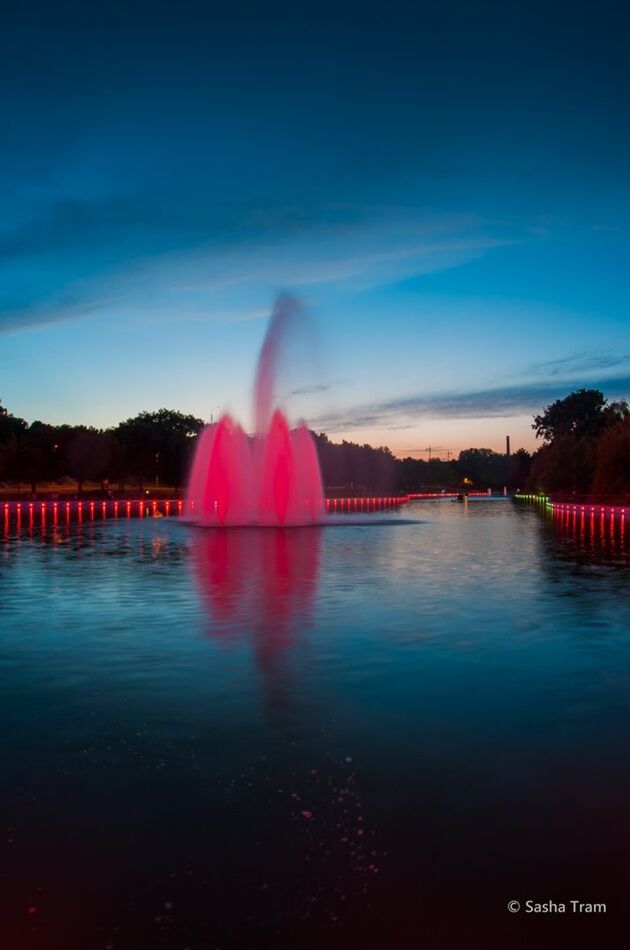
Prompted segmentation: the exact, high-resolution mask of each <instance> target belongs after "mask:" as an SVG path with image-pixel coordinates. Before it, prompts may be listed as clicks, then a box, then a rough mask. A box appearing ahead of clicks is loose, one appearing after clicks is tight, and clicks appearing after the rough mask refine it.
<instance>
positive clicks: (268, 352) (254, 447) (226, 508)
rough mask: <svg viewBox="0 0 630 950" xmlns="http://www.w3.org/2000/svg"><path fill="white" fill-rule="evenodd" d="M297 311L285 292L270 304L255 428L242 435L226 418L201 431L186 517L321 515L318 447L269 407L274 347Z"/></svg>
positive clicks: (288, 521)
mask: <svg viewBox="0 0 630 950" xmlns="http://www.w3.org/2000/svg"><path fill="white" fill-rule="evenodd" d="M298 314H299V305H298V303H297V302H296V301H295V300H294V299H293V298H292V297H289V296H288V295H282V296H281V297H279V298H278V300H277V301H276V304H275V306H274V310H273V313H272V317H271V321H270V323H269V329H268V330H267V335H266V337H265V341H264V343H263V346H262V350H261V351H260V357H259V359H258V370H257V373H256V383H255V387H254V417H255V426H256V432H255V434H254V435H253V436H252V437H248V436H247V435H246V434H245V432H244V431H243V429H242V428H241V426H240V425H239V424H238V423H236V422H234V420H233V419H232V418H231V417H230V416H229V415H224V416H222V417H221V419H220V420H219V422H218V423H216V424H214V425H209V426H206V428H205V429H203V431H202V432H201V433H200V435H199V439H198V444H197V449H196V452H195V457H194V459H193V464H192V469H191V473H190V480H189V483H188V491H187V496H186V515H187V517H188V519H189V520H191V521H194V522H196V523H198V524H202V525H215V526H221V525H265V526H275V527H283V526H289V525H306V524H317V523H318V522H320V521H321V520H322V519H323V517H324V513H325V503H324V492H323V489H322V478H321V473H320V470H319V461H318V458H317V450H316V448H315V443H314V441H313V437H312V435H311V433H310V432H309V430H308V429H307V427H306V425H305V424H304V423H303V422H300V423H299V425H298V426H297V428H296V429H290V428H289V424H288V422H287V419H286V417H285V415H284V414H283V413H282V412H281V411H280V409H278V408H274V397H275V392H274V383H275V378H276V370H277V363H278V355H279V347H280V343H281V341H282V338H283V337H284V335H285V333H286V331H287V328H288V327H289V325H290V324H291V323H292V322H293V321H294V320H295V318H296V317H297V315H298Z"/></svg>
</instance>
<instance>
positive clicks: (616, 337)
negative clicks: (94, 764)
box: [0, 3, 630, 456]
mask: <svg viewBox="0 0 630 950" xmlns="http://www.w3.org/2000/svg"><path fill="white" fill-rule="evenodd" d="M624 7H625V9H624ZM629 25H630V21H629V13H628V9H627V6H626V5H624V4H622V3H619V4H613V3H599V4H592V5H589V4H581V5H580V6H579V7H577V6H573V7H572V6H568V5H567V6H564V5H563V4H554V5H553V10H551V11H550V10H549V9H546V5H543V4H540V5H539V4H535V3H509V4H506V3H501V4H498V3H497V4H491V3H481V4H475V5H470V4H465V3H446V4H442V5H440V6H439V9H438V6H437V5H435V4H431V5H426V4H422V3H414V4H394V5H390V6H388V7H387V8H386V9H383V8H382V7H381V6H379V7H370V6H369V5H365V4H363V5H351V4H341V5H339V4H337V5H336V6H333V5H330V6H327V5H325V4H324V5H319V6H318V7H317V10H316V12H315V11H314V10H313V8H312V7H311V6H306V5H304V6H301V5H300V4H299V3H298V4H293V5H292V6H291V8H290V11H287V10H286V9H282V8H281V7H274V6H273V5H272V6H266V7H265V9H264V11H263V10H262V9H261V8H260V5H252V6H249V7H248V6H246V5H241V6H240V7H234V8H233V10H232V12H226V11H223V12H221V11H218V10H211V9H210V7H209V6H208V5H207V4H203V5H202V4H191V3H184V4H179V5H177V8H175V6H174V5H166V4H150V5H149V4H146V5H145V4H139V3H131V4H126V5H125V6H122V5H121V6H118V7H117V6H116V5H115V4H114V5H112V6H110V7H109V8H108V9H107V10H99V11H96V9H91V10H90V9H88V8H87V7H85V6H73V5H72V4H66V5H64V4H62V5H60V6H55V7H54V9H53V8H50V7H47V6H44V5H42V6H41V7H39V8H38V7H37V5H35V6H33V5H31V6H29V10H28V16H26V15H25V14H24V13H22V14H21V13H20V12H19V11H18V10H17V8H16V9H15V10H13V11H12V12H9V13H8V14H7V15H6V22H5V24H4V25H3V31H2V36H1V38H0V89H1V90H2V96H1V101H0V110H1V113H2V115H1V118H2V128H3V134H2V141H1V142H0V206H1V208H2V216H1V218H0V397H1V398H2V401H3V404H4V405H6V406H7V407H8V408H9V409H10V410H11V411H13V412H15V413H16V414H19V415H21V416H24V417H25V418H27V419H33V418H40V419H44V420H46V421H51V422H62V421H65V422H88V423H91V424H94V425H99V426H105V425H109V424H112V423H115V422H117V421H119V420H120V419H123V418H126V417H128V416H130V415H133V414H135V413H136V412H138V411H140V410H141V409H156V408H159V407H160V406H168V407H172V408H178V409H181V410H182V411H187V412H194V413H195V414H197V415H200V416H202V417H204V418H209V417H210V415H211V413H214V414H215V415H216V413H217V412H218V411H220V409H221V408H229V409H230V410H232V411H233V412H235V413H236V414H237V415H239V416H240V417H241V418H242V419H243V420H244V422H245V423H246V425H249V424H250V423H251V407H250V400H251V387H252V383H253V376H254V372H255V364H256V358H257V354H258V351H259V348H260V345H261V342H262V339H263V337H264V332H265V327H266V320H267V317H268V314H269V312H270V309H271V306H272V303H273V300H274V297H275V295H276V294H277V293H278V292H279V291H280V290H283V289H286V290H290V291H292V292H293V293H295V294H297V295H298V296H299V297H300V299H301V300H302V301H303V302H304V303H305V306H306V310H307V314H308V318H305V326H304V331H303V333H302V334H301V339H296V340H295V341H293V343H292V345H291V347H290V348H289V352H288V353H287V354H286V356H287V358H286V360H285V371H284V373H283V377H282V379H281V380H279V393H280V394H281V395H283V396H284V397H285V401H286V402H287V405H288V408H289V411H290V413H291V415H292V416H294V417H296V418H297V417H298V416H300V415H304V416H305V417H306V419H307V421H308V422H309V423H310V424H311V425H312V426H313V427H315V428H323V429H325V430H326V431H327V432H329V434H330V435H331V436H333V437H334V438H341V437H346V438H352V439H355V440H359V441H370V442H373V443H375V444H388V445H390V446H391V447H392V448H393V449H394V451H396V452H397V453H403V454H406V453H407V452H413V453H415V454H424V455H425V456H426V453H425V452H424V450H425V449H426V447H427V446H429V445H431V446H433V447H434V449H435V448H438V449H439V450H440V451H441V454H444V453H445V452H446V451H451V452H457V451H459V450H460V449H462V448H465V447H467V446H470V445H486V446H490V447H493V448H501V447H502V446H503V444H504V438H505V435H506V434H508V433H509V434H511V436H512V444H513V445H519V444H523V445H526V446H527V447H531V446H532V445H533V437H532V432H531V416H532V414H533V413H534V412H538V411H540V409H541V408H542V406H543V405H545V404H546V403H547V402H549V401H551V400H552V399H555V398H558V397H559V396H562V395H565V394H566V393H568V392H569V391H570V390H571V389H572V388H576V387H577V386H580V385H595V386H598V387H601V388H603V389H604V391H605V392H606V393H607V394H608V395H610V396H612V397H617V396H623V395H625V396H628V395H630V316H629V314H628V288H627V270H628V258H629V254H628V251H629V239H628V220H629V214H628V212H629V210H630V200H629V199H630V194H629V191H630V189H629V178H628V167H629V166H628V140H629V129H628V118H627V116H628V114H630V108H629V107H630V102H628V100H629V99H630V76H629V75H628V73H629V66H628V60H627V55H626V51H627V44H628V40H629V38H630V30H629ZM5 27H6V28H5Z"/></svg>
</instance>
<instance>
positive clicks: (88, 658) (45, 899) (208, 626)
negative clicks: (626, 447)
mask: <svg viewBox="0 0 630 950" xmlns="http://www.w3.org/2000/svg"><path fill="white" fill-rule="evenodd" d="M410 518H415V519H418V521H417V523H408V520H407V521H406V519H410ZM367 520H368V524H367V525H365V526H363V525H350V524H349V523H348V522H345V523H344V524H343V526H340V527H327V528H325V529H315V528H312V529H293V530H284V531H282V530H275V529H267V530H262V531H257V530H254V529H232V530H223V531H217V530H203V529H193V528H188V527H186V526H185V525H183V524H181V523H178V522H177V521H175V520H173V521H171V520H164V519H163V520H146V521H131V522H128V521H123V522H111V521H110V522H105V523H102V524H88V525H84V526H83V527H81V528H79V527H77V526H72V527H70V528H63V529H60V530H59V531H58V532H56V531H54V530H53V529H51V528H48V529H47V531H46V533H44V534H43V535H42V534H41V532H39V530H38V529H37V528H36V529H35V532H34V534H33V535H32V536H29V534H28V531H26V532H25V531H23V532H22V533H21V535H20V536H19V537H18V536H9V537H7V536H6V535H5V536H4V537H3V536H2V535H1V534H0V629H1V638H0V672H1V676H2V694H1V700H0V706H1V709H0V711H1V721H2V729H3V740H4V741H3V754H2V835H3V842H2V850H3V864H2V879H1V882H0V883H1V892H2V900H3V901H4V902H5V905H6V906H5V910H4V911H3V914H2V917H1V919H0V927H1V928H2V940H1V941H0V945H1V946H2V947H3V948H5V947H6V948H10V950H21V948H42V950H57V948H59V950H75V948H76V950H92V948H101V950H105V948H115V950H130V948H133V950H136V948H150V950H153V948H156V950H159V948H179V950H184V948H190V950H206V948H222V950H223V948H225V950H229V948H236V950H240V948H244V950H249V948H267V947H269V948H274V947H278V948H285V947H287V948H302V947H322V948H323V947H333V948H336V947H340V948H341V947H343V948H349V950H351V948H354V947H361V948H372V947H379V948H381V947H382V948H387V950H389V948H414V950H415V948H428V950H435V948H451V947H452V948H457V950H469V948H476V947H480V948H482V947H483V948H487V947H495V946H496V947H501V948H510V947H546V946H558V947H560V946H567V947H573V946H577V945H579V946H589V947H593V948H605V947H617V946H618V947H626V946H628V939H629V937H628V931H627V924H628V922H629V917H628V910H629V905H630V897H629V894H630V870H629V858H630V754H629V749H630V702H629V697H630V588H629V586H628V566H627V565H628V552H627V550H624V549H622V548H619V547H618V546H617V547H615V546H614V545H611V544H610V542H607V544H605V545H604V546H603V547H598V546H597V545H594V546H591V545H590V543H588V542H580V540H579V539H575V538H572V537H570V536H565V535H562V534H558V533H557V532H556V531H554V529H553V528H552V527H551V526H550V525H549V524H548V523H546V522H545V521H544V520H543V519H542V518H541V517H540V515H538V514H537V513H536V512H534V511H530V510H528V509H526V508H520V507H517V506H515V505H513V504H512V503H511V502H509V501H478V502H472V501H471V503H470V504H469V506H468V508H467V509H464V506H463V505H457V504H452V503H450V502H449V501H434V502H424V503H422V502H420V503H416V504H414V505H409V506H407V507H406V508H405V510H404V511H403V512H400V513H398V514H393V515H392V516H391V522H392V523H389V524H383V523H381V522H380V521H378V520H377V519H376V518H375V519H373V520H372V521H370V520H369V519H367ZM512 900H517V901H519V902H520V903H521V905H522V909H521V911H520V912H518V913H514V914H511V913H510V912H509V911H508V909H507V903H508V902H509V901H512ZM527 900H531V901H535V902H538V903H543V902H549V901H554V902H555V903H556V904H561V903H565V905H566V910H565V913H564V914H563V913H561V912H559V913H555V914H544V915H543V914H527V913H525V912H524V911H525V902H526V901H527ZM571 900H578V901H582V902H588V903H605V904H606V905H607V912H606V914H603V913H601V912H600V913H598V914H591V915H588V914H586V913H582V914H577V913H574V912H573V909H572V906H571V904H570V903H569V902H570V901H571Z"/></svg>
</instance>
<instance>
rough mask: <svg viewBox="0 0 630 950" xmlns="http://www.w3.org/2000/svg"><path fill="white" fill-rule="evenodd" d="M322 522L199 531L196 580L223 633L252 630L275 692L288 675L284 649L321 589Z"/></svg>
mask: <svg viewBox="0 0 630 950" xmlns="http://www.w3.org/2000/svg"><path fill="white" fill-rule="evenodd" d="M320 544H321V532H320V529H319V528H314V527H308V528H301V529H300V528H295V529H293V530H290V531H289V530H285V529H283V528H276V529H274V530H267V531H262V530H260V529H258V528H240V529H238V530H230V529H229V528H218V529H216V530H214V531H200V532H195V536H194V537H193V539H192V555H193V562H194V565H195V573H196V577H197V583H198V585H199V588H200V591H201V595H202V598H203V600H204V602H205V604H206V607H207V609H208V611H209V613H210V616H211V620H212V622H211V625H210V628H209V629H210V630H211V631H212V633H213V634H214V635H216V636H218V637H223V638H228V637H232V636H238V637H240V636H242V635H244V636H246V637H247V638H251V640H252V646H253V650H254V655H255V659H256V663H257V665H258V668H259V669H260V671H261V673H262V674H263V676H264V678H265V679H266V681H267V686H268V688H269V692H270V694H271V697H272V701H275V700H276V699H277V698H278V693H279V692H281V690H282V680H283V678H284V675H285V668H284V665H283V657H284V654H285V652H286V650H287V648H288V647H290V646H292V645H293V644H294V643H295V637H296V633H298V632H299V631H300V630H301V629H303V628H304V627H306V626H308V624H309V622H310V619H311V615H312V611H313V606H314V600H315V597H316V594H317V581H318V574H319V552H320Z"/></svg>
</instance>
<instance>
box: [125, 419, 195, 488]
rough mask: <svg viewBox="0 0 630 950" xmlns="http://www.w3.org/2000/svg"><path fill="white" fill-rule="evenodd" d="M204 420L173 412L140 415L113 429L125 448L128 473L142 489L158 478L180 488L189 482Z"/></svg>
mask: <svg viewBox="0 0 630 950" xmlns="http://www.w3.org/2000/svg"><path fill="white" fill-rule="evenodd" d="M204 425H205V423H204V421H203V419H198V418H196V417H195V416H191V415H185V414H183V413H181V412H175V411H173V410H171V409H159V410H158V411H157V412H141V413H139V415H137V416H134V417H133V418H131V419H127V420H126V421H125V422H121V423H120V424H119V425H118V426H116V427H115V428H114V429H112V430H110V433H111V435H113V436H114V438H115V439H116V441H117V443H118V444H119V445H120V446H121V447H122V450H123V452H124V459H125V463H126V467H127V473H128V475H129V476H131V477H132V478H133V479H134V480H135V481H136V482H137V483H138V485H139V486H140V488H143V487H144V484H145V483H146V482H147V481H154V480H155V479H158V478H159V480H160V481H162V482H163V483H165V484H168V485H173V486H174V487H175V488H178V487H179V486H180V485H182V484H183V483H184V481H185V479H186V475H187V472H188V468H189V465H190V459H191V455H192V449H193V447H194V441H195V436H196V435H197V434H198V432H200V430H201V429H202V428H203V426H204Z"/></svg>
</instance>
